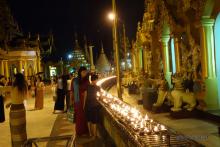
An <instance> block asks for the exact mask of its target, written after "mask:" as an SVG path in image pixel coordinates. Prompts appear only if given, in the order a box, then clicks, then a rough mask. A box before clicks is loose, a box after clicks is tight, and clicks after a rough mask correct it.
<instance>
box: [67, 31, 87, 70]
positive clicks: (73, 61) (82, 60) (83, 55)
mask: <svg viewBox="0 0 220 147" xmlns="http://www.w3.org/2000/svg"><path fill="white" fill-rule="evenodd" d="M68 58H69V67H70V68H69V71H70V72H73V69H72V67H73V68H74V69H78V68H79V67H80V66H85V67H86V68H87V69H90V64H89V54H88V46H87V42H86V39H85V50H84V51H83V50H82V48H81V47H80V45H79V42H78V38H77V35H76V34H75V46H74V49H73V51H72V52H71V53H70V54H69V55H68Z"/></svg>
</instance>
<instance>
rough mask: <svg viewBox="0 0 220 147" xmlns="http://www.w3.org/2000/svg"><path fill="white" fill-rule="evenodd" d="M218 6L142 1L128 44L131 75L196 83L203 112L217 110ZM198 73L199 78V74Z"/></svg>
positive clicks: (213, 1)
mask: <svg viewBox="0 0 220 147" xmlns="http://www.w3.org/2000/svg"><path fill="white" fill-rule="evenodd" d="M219 39H220V3H219V1H218V0H184V1H177V0H166V1H165V0H145V12H144V15H143V20H142V22H139V23H138V26H137V34H136V41H134V42H133V43H132V63H133V72H134V73H135V74H136V75H139V74H140V73H147V75H152V76H153V77H158V73H163V74H164V76H165V78H166V80H167V81H168V83H169V87H170V88H172V87H173V84H172V80H171V79H172V78H171V77H172V76H173V75H175V74H179V75H182V78H186V77H188V78H193V80H195V79H198V78H199V79H200V80H202V81H203V83H204V85H205V96H204V101H205V103H206V105H207V109H208V110H210V109H219V108H220V59H219V57H218V56H219V55H220V43H219V41H218V40H219ZM200 73H201V74H200Z"/></svg>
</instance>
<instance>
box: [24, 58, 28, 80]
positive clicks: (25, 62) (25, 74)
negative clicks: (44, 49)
mask: <svg viewBox="0 0 220 147" xmlns="http://www.w3.org/2000/svg"><path fill="white" fill-rule="evenodd" d="M24 76H25V78H27V76H28V69H27V60H25V61H24Z"/></svg>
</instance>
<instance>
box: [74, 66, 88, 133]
mask: <svg viewBox="0 0 220 147" xmlns="http://www.w3.org/2000/svg"><path fill="white" fill-rule="evenodd" d="M88 84H89V79H88V72H87V69H86V68H85V67H80V68H79V70H78V77H76V78H74V79H73V80H72V84H71V86H72V88H71V90H72V92H71V93H72V94H71V97H72V100H73V103H74V115H75V116H74V121H75V129H76V135H77V136H82V135H88V127H87V122H86V116H85V112H84V110H83V105H84V94H85V91H86V89H87V86H88Z"/></svg>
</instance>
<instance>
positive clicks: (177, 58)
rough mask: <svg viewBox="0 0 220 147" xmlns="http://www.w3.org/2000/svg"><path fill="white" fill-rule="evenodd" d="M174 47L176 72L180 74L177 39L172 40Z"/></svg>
mask: <svg viewBox="0 0 220 147" xmlns="http://www.w3.org/2000/svg"><path fill="white" fill-rule="evenodd" d="M174 47H175V59H176V72H177V73H180V71H181V55H180V48H179V40H178V38H177V37H175V38H174Z"/></svg>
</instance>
